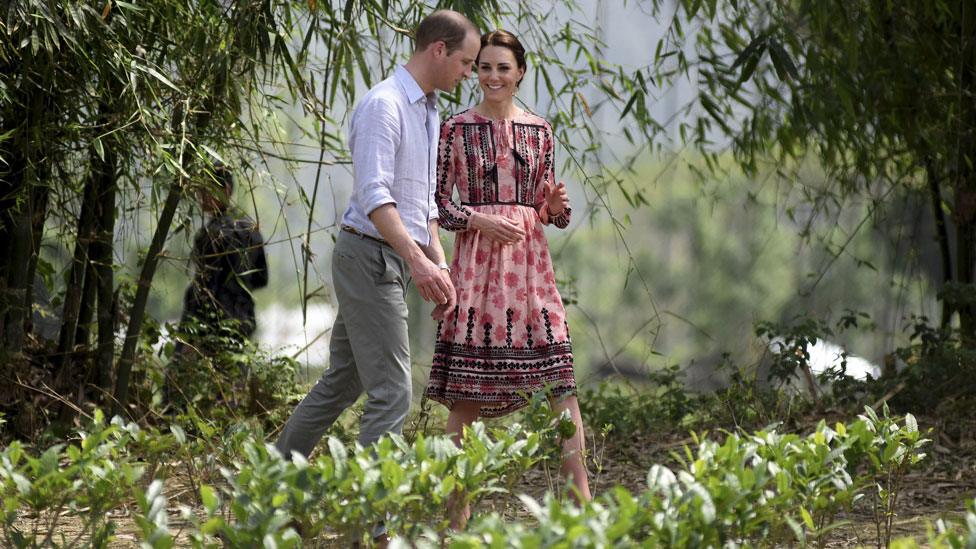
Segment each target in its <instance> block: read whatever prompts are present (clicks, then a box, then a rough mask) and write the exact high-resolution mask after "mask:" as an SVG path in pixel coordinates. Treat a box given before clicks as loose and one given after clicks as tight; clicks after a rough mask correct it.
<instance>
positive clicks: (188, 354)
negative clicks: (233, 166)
mask: <svg viewBox="0 0 976 549" xmlns="http://www.w3.org/2000/svg"><path fill="white" fill-rule="evenodd" d="M211 179H212V180H211V181H209V182H208V184H207V185H205V186H204V187H203V188H201V189H200V190H199V194H198V198H199V201H200V207H201V209H202V210H203V211H204V213H206V215H207V217H208V218H209V219H208V220H207V222H206V224H205V225H204V226H203V227H201V228H200V230H199V231H197V233H196V235H195V237H194V239H193V251H192V254H191V257H192V259H193V264H194V267H195V273H194V277H193V281H192V282H191V283H190V285H189V286H188V287H187V288H186V292H185V293H184V295H183V314H182V315H181V316H180V324H179V338H178V341H177V344H176V350H175V352H174V357H173V362H172V363H171V368H170V371H169V372H168V373H167V378H168V379H167V383H166V384H165V385H164V391H165V395H166V398H167V400H169V401H170V402H171V404H174V405H176V404H178V403H181V402H182V401H183V399H184V398H187V399H191V400H192V398H193V396H194V395H193V394H183V393H184V390H185V389H187V388H188V387H192V388H196V387H198V386H200V387H202V386H203V385H205V384H206V380H205V379H203V378H200V377H199V376H200V375H201V374H203V373H205V371H204V370H201V369H200V368H198V367H196V364H195V363H196V360H197V359H199V358H201V357H208V358H215V357H217V356H218V355H219V354H220V352H221V351H224V350H234V349H230V348H229V346H232V347H241V346H243V345H244V342H245V340H247V339H248V338H250V337H251V335H252V334H253V333H254V330H255V328H256V327H257V325H256V323H255V317H254V297H253V296H252V295H251V292H252V291H254V290H256V289H258V288H263V287H265V286H267V285H268V264H267V259H266V257H265V253H264V240H263V239H262V238H261V233H260V232H259V231H258V228H257V225H256V224H255V223H254V221H252V220H251V219H250V218H248V217H247V216H245V215H243V214H241V213H240V212H234V211H233V208H232V207H231V196H232V195H233V193H234V175H233V173H232V172H231V170H230V169H229V168H227V167H226V166H223V165H218V166H216V167H215V168H214V169H213V171H212V177H211ZM231 375H233V374H231ZM204 377H206V376H204Z"/></svg>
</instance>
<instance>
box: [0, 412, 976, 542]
mask: <svg viewBox="0 0 976 549" xmlns="http://www.w3.org/2000/svg"><path fill="white" fill-rule="evenodd" d="M537 404H539V405H541V404H542V403H541V402H540V403H537ZM530 415H531V416H532V417H535V416H536V415H537V416H538V417H536V418H535V419H533V421H540V422H541V421H542V417H543V415H542V413H541V411H540V412H538V414H530ZM562 423H564V420H563V419H562V418H554V417H552V416H551V414H550V416H549V419H548V422H547V423H544V424H543V425H542V426H541V428H540V429H526V428H525V427H523V426H520V425H517V424H515V425H511V426H509V427H505V428H495V429H488V428H486V427H485V426H484V425H483V424H481V423H475V424H474V425H472V426H471V427H470V428H469V429H466V430H465V432H464V434H463V439H462V443H461V446H460V447H458V446H455V445H454V444H453V442H451V440H450V439H449V438H447V437H444V436H435V437H427V436H424V435H423V434H418V436H417V437H416V439H415V440H414V441H413V442H412V443H407V442H406V441H405V440H404V439H402V438H401V437H398V436H391V437H387V438H384V439H382V440H380V441H379V442H377V443H376V444H375V445H373V446H371V447H368V448H362V447H359V446H354V447H352V448H350V447H347V446H344V445H343V444H341V443H340V442H339V441H338V440H336V439H334V438H330V439H328V440H327V441H325V443H324V444H323V451H322V452H321V453H320V454H319V455H318V456H316V457H314V458H313V459H311V460H305V459H303V458H302V457H301V456H300V455H295V456H293V459H292V460H287V459H283V456H281V455H279V454H278V452H277V451H276V450H275V449H274V447H273V446H271V445H269V444H267V443H265V442H264V441H263V440H262V439H263V436H262V435H261V432H260V430H255V429H253V428H246V427H245V426H232V427H230V428H227V429H225V430H224V431H223V432H219V433H218V432H214V431H213V430H212V429H213V427H212V426H208V424H207V423H205V422H200V421H199V420H197V424H196V425H195V426H192V427H193V429H194V430H199V434H198V435H194V436H189V435H187V433H186V431H185V430H184V429H183V428H182V427H179V426H177V425H172V426H171V427H170V430H171V433H172V435H163V434H161V433H160V432H158V431H155V430H141V429H138V428H137V427H135V426H134V425H132V424H124V423H123V422H121V421H120V420H118V419H115V420H113V421H112V423H111V424H106V423H105V421H104V418H103V417H102V416H101V414H98V415H96V418H95V422H94V424H93V425H92V427H91V428H90V429H89V430H88V431H87V432H86V433H83V434H82V437H81V439H80V441H79V443H78V444H72V445H69V446H68V447H62V446H54V447H52V448H50V449H49V450H47V451H46V452H44V453H43V454H42V455H41V456H40V457H38V458H34V457H31V456H29V455H28V453H27V452H26V451H25V450H24V448H23V447H22V446H21V445H20V444H19V443H14V444H12V445H11V446H9V447H8V448H6V449H5V450H4V451H3V453H2V454H0V480H2V484H0V490H2V492H0V496H2V498H3V501H4V517H3V535H4V541H5V543H7V544H8V545H10V546H13V547H38V546H46V545H50V544H51V543H52V542H54V540H53V539H52V537H51V536H52V535H54V532H56V529H57V521H58V517H59V516H61V514H62V513H63V512H65V511H66V512H67V514H69V515H71V516H77V517H80V518H82V519H83V521H84V522H85V524H86V530H85V532H84V533H82V534H80V535H79V538H78V539H76V540H73V541H72V540H59V543H60V544H61V545H66V546H70V545H71V544H72V543H73V544H75V545H85V546H95V547H104V546H106V545H107V544H108V543H110V542H111V541H112V532H113V529H114V528H115V522H114V519H112V518H111V517H112V515H110V514H109V513H108V511H109V510H112V509H115V508H117V507H119V506H120V505H122V504H123V503H124V502H127V501H130V497H132V498H134V499H135V502H136V507H137V509H138V510H137V511H135V512H134V513H133V519H134V521H135V524H136V526H137V528H138V530H139V532H140V535H141V539H142V543H143V546H144V547H152V548H160V549H168V548H169V547H172V546H173V545H174V543H175V539H176V538H175V533H174V532H173V530H172V528H171V526H170V525H169V519H168V517H167V512H166V511H167V508H170V507H171V503H170V501H169V499H168V497H167V494H166V491H165V487H166V479H165V474H166V473H167V472H168V470H166V469H165V468H164V469H155V468H153V467H152V466H151V465H147V464H151V463H152V462H154V461H156V460H159V459H160V457H161V456H166V457H167V458H168V461H172V460H173V458H174V457H176V458H177V459H178V460H186V461H189V462H191V463H193V464H194V465H193V467H194V469H192V470H191V472H190V474H188V475H187V476H190V477H191V482H192V483H193V484H192V485H193V486H194V494H193V495H194V499H195V503H196V505H197V506H196V507H191V506H182V507H181V515H182V518H183V520H184V521H185V522H186V524H187V527H186V528H185V530H184V534H185V535H186V536H188V539H189V541H190V544H191V545H192V546H193V547H212V546H215V545H218V544H223V545H227V546H233V547H255V546H269V545H274V546H278V547H297V546H299V544H300V543H301V539H300V538H299V536H298V531H299V530H300V531H301V533H302V536H303V537H304V539H305V540H311V539H314V538H315V537H316V536H318V535H319V534H323V533H325V532H331V533H338V534H340V535H341V536H342V538H343V539H344V540H347V541H361V542H362V541H368V539H366V538H368V537H369V532H370V529H371V528H372V527H373V526H374V525H375V524H376V523H378V522H381V521H382V522H385V524H386V526H387V528H388V529H389V530H390V532H391V533H392V534H394V535H395V536H397V537H399V538H400V540H401V541H405V542H407V543H410V544H412V545H414V546H417V547H434V546H439V545H447V546H450V547H458V548H468V547H526V548H528V547H579V546H586V547H629V546H634V545H643V546H648V547H659V546H682V547H693V546H694V547H706V546H711V547H717V546H728V547H731V546H752V545H769V544H774V545H775V544H799V545H800V546H805V545H809V544H818V545H821V544H822V543H823V541H824V539H825V536H826V535H827V534H828V533H829V532H830V531H831V530H832V529H834V528H836V527H837V526H839V525H841V524H843V523H842V522H839V521H837V520H836V518H837V514H838V513H840V512H844V511H850V510H851V509H852V507H853V506H854V505H855V504H856V503H857V501H858V500H859V499H861V498H865V499H869V500H871V501H873V502H874V505H875V506H876V508H877V509H881V510H882V512H883V513H884V514H885V515H884V517H882V518H885V517H888V519H887V520H889V523H888V524H889V527H890V517H892V516H894V514H895V512H896V507H897V503H898V498H897V495H898V491H899V489H900V481H901V479H903V478H904V474H905V473H906V472H907V471H908V470H909V469H910V468H911V467H913V466H914V465H916V464H917V463H919V462H920V461H921V460H922V459H923V458H924V454H923V453H922V452H921V451H920V449H921V447H922V446H923V445H924V444H925V443H926V440H925V439H923V438H921V435H920V433H919V431H918V429H917V426H916V425H915V422H914V418H912V416H906V417H905V418H904V420H899V419H898V418H895V417H891V416H889V414H888V411H887V409H884V410H883V411H882V413H881V414H875V413H874V412H873V411H871V410H870V409H868V410H866V411H865V414H864V415H863V416H861V417H860V418H859V419H858V420H857V421H854V422H852V423H850V424H847V425H845V424H842V423H838V424H837V425H836V426H835V427H834V428H833V429H831V428H829V427H827V426H826V424H825V423H824V422H821V423H820V424H819V425H818V426H817V427H816V429H815V431H814V432H812V433H810V434H808V435H805V436H800V435H796V434H784V433H780V432H778V431H777V430H776V429H774V428H769V429H764V430H761V431H758V432H755V433H752V434H745V433H743V434H727V435H725V437H724V440H721V441H719V440H716V439H715V438H714V437H706V436H699V437H695V440H694V444H693V446H691V447H688V448H686V449H685V450H684V451H683V452H682V453H681V454H680V455H678V456H676V458H677V460H678V463H679V467H678V468H677V469H675V470H672V469H669V468H667V467H664V466H661V465H654V466H652V467H651V469H650V471H649V472H648V476H647V482H648V487H647V489H646V490H642V491H638V492H631V491H630V490H628V489H626V488H624V487H616V488H613V489H611V490H609V491H607V492H605V493H604V494H602V495H600V496H598V498H597V499H596V500H595V501H593V502H589V503H585V504H583V505H581V506H578V505H576V504H575V503H573V502H572V501H570V500H569V499H560V498H558V497H556V496H555V495H554V494H553V493H552V492H550V493H549V494H548V495H547V496H546V498H545V499H544V500H543V501H542V502H541V503H540V502H537V501H535V500H533V499H532V498H530V497H528V496H525V495H519V486H520V480H521V478H522V477H523V475H524V474H525V473H526V471H528V470H529V469H531V468H533V467H536V466H538V465H539V464H541V463H546V462H548V461H551V460H552V459H554V458H557V457H558V456H559V448H560V444H559V441H560V438H561V437H562V436H565V435H566V434H567V433H562V432H561V430H562V427H561V424H562ZM155 439H159V440H163V441H166V442H165V443H163V444H160V445H156V446H152V445H151V441H152V440H155ZM214 439H217V440H219V442H214ZM204 441H206V442H204ZM218 448H220V451H219V452H217V453H216V454H215V455H213V456H209V457H208V456H205V455H204V453H205V452H207V451H213V450H217V449H218ZM137 456H141V457H142V458H144V459H143V460H142V461H140V460H139V458H138V457H137ZM207 459H212V460H214V462H216V463H217V464H218V466H217V468H216V469H217V471H219V473H214V474H213V475H212V476H206V475H204V474H202V472H203V471H204V468H203V466H202V464H203V463H204V461H205V460H207ZM147 469H152V470H154V471H155V472H156V476H155V478H152V477H150V478H149V479H148V485H146V484H144V483H142V482H140V479H141V478H143V477H145V476H146V475H144V474H143V472H144V471H145V470H147ZM194 471H195V472H196V473H195V476H194V473H193V472H194ZM495 493H505V494H510V495H519V497H520V499H521V501H522V504H523V505H524V506H525V509H526V510H527V511H528V512H529V514H530V515H531V516H532V520H533V522H532V524H531V525H530V524H529V523H527V522H519V521H512V520H505V519H503V518H502V517H501V516H499V515H498V514H497V513H487V514H478V515H476V517H475V518H474V519H473V520H472V521H471V522H470V523H469V525H468V528H467V529H466V530H465V531H464V532H453V533H452V532H450V531H449V530H448V524H449V522H448V520H447V519H446V517H445V514H444V513H445V508H446V506H447V504H448V501H449V499H450V498H451V497H452V495H453V494H462V495H463V497H464V501H466V502H470V503H476V502H477V501H478V500H480V499H481V498H483V497H485V496H486V495H490V494H495ZM461 503H463V502H461ZM32 519H40V520H32ZM967 520H970V521H971V519H967ZM25 525H31V526H30V528H25ZM940 528H943V530H940V531H941V532H943V533H942V534H940V535H942V536H943V538H940V539H947V540H948V539H950V534H949V533H948V530H946V529H945V527H944V525H942V526H940ZM882 535H884V532H883V531H882V532H880V533H879V540H880V539H882V538H881V536H882ZM952 535H955V534H952ZM951 539H962V538H958V537H957V538H951ZM879 543H880V542H879Z"/></svg>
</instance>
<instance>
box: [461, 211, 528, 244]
mask: <svg viewBox="0 0 976 549" xmlns="http://www.w3.org/2000/svg"><path fill="white" fill-rule="evenodd" d="M468 227H470V228H472V229H474V230H476V231H478V232H479V233H481V234H483V235H484V236H485V237H486V238H488V240H491V241H492V242H497V243H499V244H515V243H516V242H519V241H521V240H522V239H523V238H525V231H524V230H523V229H522V227H519V226H518V224H517V223H515V222H514V221H512V220H511V219H509V218H507V217H505V216H503V215H494V214H485V213H481V212H474V213H472V214H471V217H469V218H468Z"/></svg>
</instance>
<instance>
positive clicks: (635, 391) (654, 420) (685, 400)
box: [579, 364, 697, 438]
mask: <svg viewBox="0 0 976 549" xmlns="http://www.w3.org/2000/svg"><path fill="white" fill-rule="evenodd" d="M648 381H649V382H650V383H651V384H652V387H653V388H648V387H641V388H638V387H635V386H629V385H623V384H620V383H612V382H607V381H603V382H601V383H600V384H599V385H597V386H596V387H587V388H584V389H583V390H582V392H581V394H580V398H579V403H580V413H581V414H582V415H583V417H584V418H585V419H586V423H588V424H590V425H594V426H598V427H606V426H609V432H610V433H612V434H613V436H615V437H621V438H625V437H628V436H630V435H632V434H634V433H650V432H655V431H658V430H660V428H661V426H662V425H668V426H675V427H677V426H679V425H681V423H682V420H683V419H684V418H685V417H686V416H687V415H688V414H689V413H690V412H692V410H693V407H694V404H695V402H696V400H697V399H696V398H695V397H694V396H692V395H691V394H690V393H689V392H688V389H687V388H686V387H685V385H684V382H683V376H682V371H681V369H680V367H679V366H678V365H677V364H674V365H671V366H669V367H667V368H664V369H661V370H657V371H653V372H650V373H649V374H648Z"/></svg>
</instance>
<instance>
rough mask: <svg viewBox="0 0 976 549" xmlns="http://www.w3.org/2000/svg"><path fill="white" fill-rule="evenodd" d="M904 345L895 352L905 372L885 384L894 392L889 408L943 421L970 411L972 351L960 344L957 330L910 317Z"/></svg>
mask: <svg viewBox="0 0 976 549" xmlns="http://www.w3.org/2000/svg"><path fill="white" fill-rule="evenodd" d="M906 324H907V326H906V331H908V332H909V337H910V341H909V343H908V345H906V346H904V347H901V348H899V349H896V350H895V352H894V353H893V358H894V357H897V358H898V359H900V360H901V361H902V362H903V363H904V364H905V368H904V369H903V370H902V371H900V372H898V374H897V375H896V376H894V377H892V379H891V380H890V381H889V382H888V383H887V386H886V389H887V390H895V389H897V391H895V393H896V394H895V395H894V397H893V398H892V400H891V402H892V406H894V407H896V408H898V409H913V410H918V411H919V412H932V413H937V414H939V415H942V416H944V417H952V415H954V414H955V413H957V412H959V411H963V410H968V409H971V407H972V405H973V404H974V395H976V350H974V349H973V348H972V347H970V346H968V345H965V344H963V343H962V342H961V341H960V339H961V338H960V333H959V331H958V330H955V329H951V328H939V327H935V326H932V325H931V323H930V322H929V320H928V318H926V317H924V316H915V315H913V316H912V317H911V318H910V319H908V322H907V323H906Z"/></svg>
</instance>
